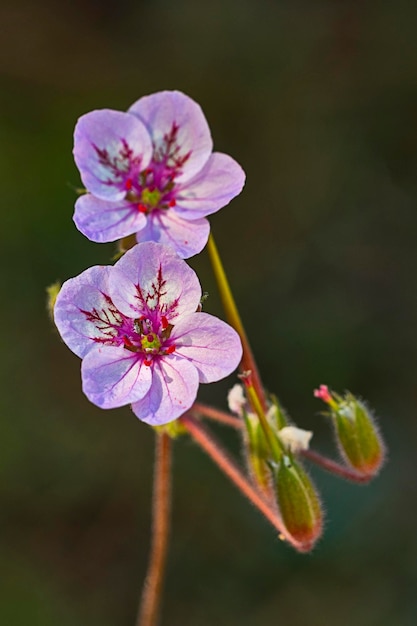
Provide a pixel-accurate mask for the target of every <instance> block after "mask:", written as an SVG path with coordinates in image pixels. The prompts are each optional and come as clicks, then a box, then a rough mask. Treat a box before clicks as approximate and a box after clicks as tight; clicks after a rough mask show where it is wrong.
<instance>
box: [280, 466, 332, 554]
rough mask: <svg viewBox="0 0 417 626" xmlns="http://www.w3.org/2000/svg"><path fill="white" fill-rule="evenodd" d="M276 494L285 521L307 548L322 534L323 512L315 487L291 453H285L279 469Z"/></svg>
mask: <svg viewBox="0 0 417 626" xmlns="http://www.w3.org/2000/svg"><path fill="white" fill-rule="evenodd" d="M276 494H277V502H278V506H279V510H280V512H281V516H282V521H283V522H284V524H285V526H286V528H287V530H288V532H289V533H290V534H291V536H292V537H293V538H294V539H295V540H296V541H299V542H300V544H302V546H303V549H304V550H306V551H307V550H309V549H311V548H312V546H313V544H314V543H315V542H316V541H317V539H318V538H319V537H320V535H321V531H322V525H323V513H322V509H321V505H320V500H319V496H318V494H317V492H316V489H315V487H314V485H313V483H312V481H311V480H310V478H309V477H308V475H307V474H306V472H305V471H304V469H303V468H302V467H301V465H300V464H299V463H298V462H297V461H296V460H295V459H294V458H293V457H292V455H283V457H282V459H281V461H280V463H279V465H278V468H277V470H276Z"/></svg>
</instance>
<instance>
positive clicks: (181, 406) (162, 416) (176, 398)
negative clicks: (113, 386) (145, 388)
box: [132, 356, 198, 426]
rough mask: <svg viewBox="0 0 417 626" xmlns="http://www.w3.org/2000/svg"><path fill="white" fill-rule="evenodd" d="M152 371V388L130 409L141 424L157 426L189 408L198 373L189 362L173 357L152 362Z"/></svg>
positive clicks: (194, 391)
mask: <svg viewBox="0 0 417 626" xmlns="http://www.w3.org/2000/svg"><path fill="white" fill-rule="evenodd" d="M153 368H154V369H153V378H152V387H151V388H150V390H149V392H148V393H147V395H146V396H145V397H144V398H143V400H140V401H139V402H135V403H134V404H133V405H132V410H133V412H134V414H135V415H136V416H137V417H138V418H139V419H140V420H142V421H143V422H146V423H147V424H151V425H152V426H158V425H160V424H167V423H168V422H171V421H172V420H174V419H177V418H178V417H180V416H181V415H183V413H185V411H187V410H188V409H189V408H190V407H191V405H192V404H193V402H194V400H195V398H196V396H197V390H198V373H197V370H196V368H195V367H194V366H193V365H192V364H191V363H190V362H189V361H186V360H181V359H177V358H176V357H175V356H171V357H165V358H164V359H163V360H162V359H161V360H160V361H158V362H155V363H154V366H153Z"/></svg>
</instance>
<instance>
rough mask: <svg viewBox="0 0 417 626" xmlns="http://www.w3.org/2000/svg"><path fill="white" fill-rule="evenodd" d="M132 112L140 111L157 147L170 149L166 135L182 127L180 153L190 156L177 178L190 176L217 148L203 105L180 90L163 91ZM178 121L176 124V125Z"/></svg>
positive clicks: (137, 104)
mask: <svg viewBox="0 0 417 626" xmlns="http://www.w3.org/2000/svg"><path fill="white" fill-rule="evenodd" d="M129 113H133V114H134V115H137V116H138V117H139V118H140V119H141V120H142V121H143V123H144V124H145V125H146V127H147V129H148V131H149V133H150V134H151V136H152V140H153V142H154V145H155V148H156V151H158V150H161V151H162V152H166V137H167V136H169V134H170V133H171V132H172V130H173V128H175V127H178V132H177V133H176V137H175V139H176V141H175V145H176V146H177V147H179V151H178V153H177V154H176V155H175V156H176V158H178V157H180V158H181V157H185V156H186V155H187V154H189V157H188V158H187V159H186V161H185V162H184V164H183V166H182V167H181V173H180V174H179V175H178V177H177V179H176V180H177V182H184V181H186V180H189V179H190V178H191V177H192V176H194V175H195V174H196V173H197V172H199V171H200V170H201V168H202V167H203V165H204V164H205V163H206V161H207V159H208V158H209V156H210V153H211V151H212V149H213V141H212V139H211V134H210V129H209V126H208V124H207V120H206V118H205V116H204V113H203V111H202V110H201V107H200V105H198V104H197V102H195V101H194V100H192V99H191V98H190V97H189V96H186V95H185V94H183V93H182V92H180V91H160V92H158V93H154V94H152V95H150V96H144V97H143V98H140V100H138V101H137V102H135V103H134V104H132V106H131V107H130V109H129ZM174 125H175V126H174Z"/></svg>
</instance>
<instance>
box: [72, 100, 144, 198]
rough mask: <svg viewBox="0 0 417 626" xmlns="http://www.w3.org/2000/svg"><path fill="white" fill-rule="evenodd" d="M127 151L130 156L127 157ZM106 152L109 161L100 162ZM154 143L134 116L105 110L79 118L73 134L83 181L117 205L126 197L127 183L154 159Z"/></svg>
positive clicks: (91, 189)
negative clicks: (102, 154) (100, 153)
mask: <svg viewBox="0 0 417 626" xmlns="http://www.w3.org/2000/svg"><path fill="white" fill-rule="evenodd" d="M126 148H127V149H128V150H129V151H130V152H131V154H130V156H126ZM98 151H106V153H107V156H108V158H107V159H105V162H104V163H103V159H102V158H100V155H99V154H98ZM152 152H153V148H152V141H151V138H150V136H149V133H148V131H147V130H146V128H145V126H144V125H143V123H142V122H141V121H140V120H139V119H138V118H137V117H135V116H134V115H129V113H124V112H122V111H112V110H111V109H102V110H99V111H91V112H90V113H87V114H86V115H83V116H82V117H80V119H79V120H78V122H77V125H76V127H75V131H74V159H75V162H76V164H77V167H78V169H79V170H80V174H81V180H82V181H83V183H84V185H85V186H86V188H87V189H88V191H90V192H91V193H93V194H94V195H95V196H97V197H98V198H101V199H102V200H113V201H118V200H121V199H122V198H124V196H125V194H126V188H125V185H124V183H125V180H126V178H127V177H129V176H130V175H137V174H138V172H139V170H140V169H144V168H146V167H147V165H148V164H149V162H150V160H151V158H152Z"/></svg>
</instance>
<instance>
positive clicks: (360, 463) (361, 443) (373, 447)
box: [316, 385, 385, 478]
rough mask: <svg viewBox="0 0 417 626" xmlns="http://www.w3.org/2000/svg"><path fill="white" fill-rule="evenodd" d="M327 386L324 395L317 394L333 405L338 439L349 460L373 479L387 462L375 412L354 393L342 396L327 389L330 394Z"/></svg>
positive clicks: (351, 464) (342, 453) (331, 408)
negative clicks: (385, 461)
mask: <svg viewBox="0 0 417 626" xmlns="http://www.w3.org/2000/svg"><path fill="white" fill-rule="evenodd" d="M323 388H324V385H322V386H321V387H320V390H321V391H320V390H319V391H320V393H321V395H318V394H316V397H321V399H323V400H324V401H325V402H326V403H327V404H328V405H329V407H330V415H331V417H332V421H333V425H334V430H335V435H336V441H337V444H338V447H339V450H340V453H341V455H342V457H343V459H344V461H345V463H346V464H347V465H349V466H350V467H352V468H353V469H354V470H355V471H356V472H358V473H359V474H360V475H361V476H363V477H364V478H372V477H373V476H375V474H377V473H378V471H379V470H380V469H381V467H382V465H383V463H384V458H385V445H384V442H383V440H382V437H381V435H380V433H379V430H378V427H377V426H376V424H375V421H374V418H373V417H372V414H371V412H370V411H369V410H368V409H367V407H366V405H365V404H364V403H363V402H362V401H361V400H358V398H356V397H355V396H353V395H352V394H351V393H346V394H345V395H344V396H343V397H342V396H339V395H337V394H335V393H330V392H329V391H328V390H327V392H328V394H327V395H326V394H324V392H323ZM326 389H327V388H326ZM325 396H326V397H325ZM327 396H328V397H327Z"/></svg>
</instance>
